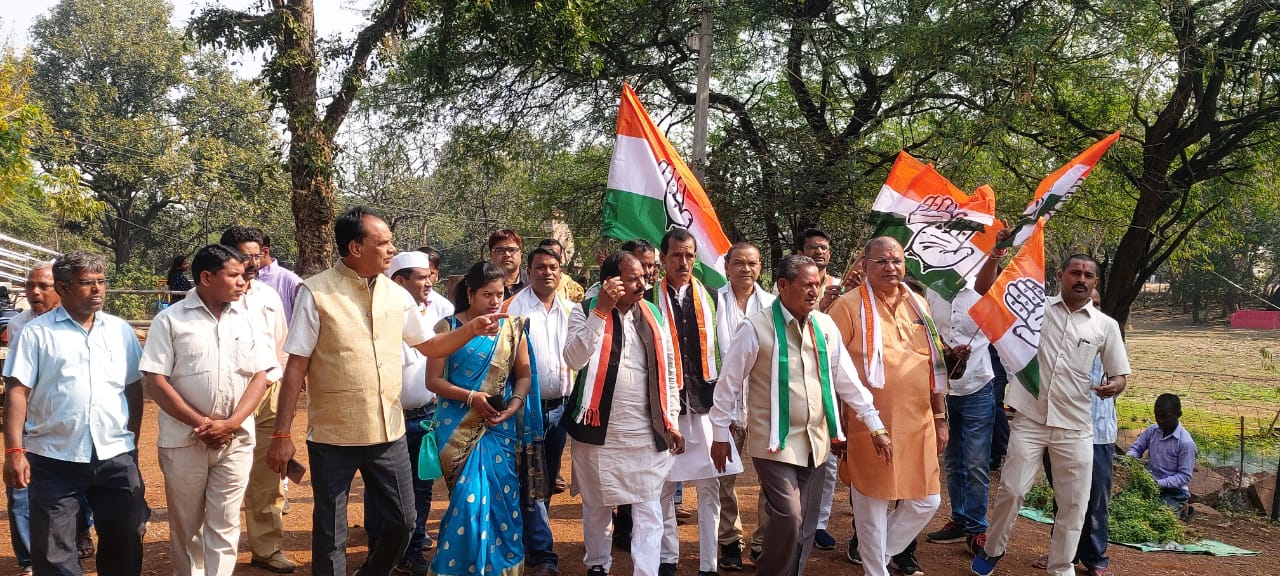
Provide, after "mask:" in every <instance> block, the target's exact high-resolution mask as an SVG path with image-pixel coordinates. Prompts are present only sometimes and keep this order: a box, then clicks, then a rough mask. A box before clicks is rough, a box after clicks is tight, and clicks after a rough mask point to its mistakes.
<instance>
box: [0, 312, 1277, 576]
mask: <svg viewBox="0 0 1280 576" xmlns="http://www.w3.org/2000/svg"><path fill="white" fill-rule="evenodd" d="M1135 324H1136V325H1135V326H1134V328H1133V329H1132V330H1131V331H1130V332H1129V341H1130V348H1131V349H1132V354H1133V357H1134V364H1135V368H1137V369H1141V367H1142V366H1144V365H1148V366H1164V367H1169V366H1178V367H1182V366H1185V367H1186V368H1188V369H1195V370H1200V371H1214V370H1217V371H1223V370H1229V371H1230V372H1232V373H1238V372H1240V371H1246V372H1248V373H1250V374H1254V373H1255V372H1254V371H1255V370H1256V367H1257V366H1259V364H1258V361H1257V360H1256V358H1257V349H1258V347H1259V346H1272V347H1274V346H1275V345H1277V344H1280V335H1277V334H1274V333H1264V332H1246V331H1234V330H1229V329H1225V328H1220V327H1214V328H1188V327H1185V326H1181V325H1179V324H1178V323H1176V322H1171V321H1169V320H1167V319H1159V320H1158V321H1148V322H1144V321H1143V319H1142V318H1141V317H1139V318H1138V319H1137V320H1136V321H1135ZM1188 351H1192V352H1193V353H1190V354H1189V353H1188ZM1262 374H1267V372H1265V371H1264V372H1262ZM1161 378H1166V379H1167V378H1171V376H1167V375H1160V376H1154V375H1153V376H1152V377H1150V378H1145V379H1138V380H1137V382H1139V383H1141V384H1139V385H1143V386H1153V387H1158V386H1160V385H1162V384H1161V382H1162V380H1161ZM1164 382H1165V383H1168V382H1169V381H1168V380H1165V381H1164ZM1135 392H1138V390H1135ZM146 408H147V415H146V418H145V420H144V428H143V441H142V446H141V464H142V472H143V477H144V478H145V480H146V483H147V500H148V502H149V503H150V505H151V507H152V509H153V510H154V515H153V517H152V522H151V524H150V528H149V530H148V532H147V538H146V573H147V574H148V575H163V574H168V573H170V567H169V564H168V562H169V543H168V525H167V523H166V514H165V502H164V478H163V476H162V475H161V473H160V470H159V467H158V465H157V464H156V448H155V437H156V429H155V426H156V417H155V411H156V406H155V405H154V404H152V403H150V402H148V403H147V407H146ZM305 425H306V424H305V415H301V416H300V417H299V418H298V419H297V423H296V426H295V428H296V429H295V432H296V434H295V437H301V436H302V435H303V431H304V429H305ZM305 457H306V454H305V450H303V451H302V452H300V458H302V459H304V461H305ZM565 460H566V462H565V471H566V473H568V472H569V465H568V456H567V455H566V459H565ZM356 484H357V489H356V490H355V491H354V493H353V497H352V504H351V510H350V514H349V517H350V522H351V525H352V530H351V540H350V543H349V546H348V551H349V560H348V571H354V570H355V568H356V566H358V565H359V564H360V562H361V561H362V560H363V557H364V555H365V553H366V552H367V549H366V546H365V540H364V533H363V531H362V530H360V529H359V526H360V525H361V523H362V522H361V518H362V504H361V501H360V498H359V493H360V490H359V480H357V482H356ZM756 485H757V484H756V480H755V475H754V471H753V470H752V469H751V467H750V466H748V468H747V472H746V475H745V476H744V478H742V479H741V480H740V481H739V494H740V497H741V500H742V505H741V506H742V511H743V515H744V518H743V522H744V524H745V525H746V529H747V531H748V532H750V530H751V529H752V528H753V527H754V526H755V519H756V518H755V517H756V514H755V510H756V490H755V487H756ZM944 492H945V491H944ZM289 496H290V501H291V503H292V510H291V513H290V514H288V515H287V516H285V528H286V531H287V535H286V539H285V542H286V548H287V550H288V553H289V554H290V555H292V556H293V557H294V558H295V559H297V560H299V561H300V562H302V564H303V567H302V569H301V570H299V572H298V574H300V575H306V574H310V570H309V556H310V536H311V533H310V529H309V528H310V524H311V520H310V516H311V489H310V483H309V481H307V480H304V481H303V483H302V484H301V485H297V486H293V487H292V488H291V490H290V493H289ZM445 499H446V490H445V489H444V488H443V485H442V484H437V491H436V504H435V506H434V507H433V513H432V516H431V521H430V523H429V525H428V526H429V528H430V529H431V530H432V532H434V531H435V528H436V526H437V522H438V520H439V516H440V514H441V513H442V512H443V511H444V508H445V505H446V504H445ZM836 499H837V504H836V507H835V509H836V512H835V514H834V515H833V518H832V522H831V527H830V530H831V532H832V533H833V534H834V535H835V536H836V537H837V538H838V539H839V540H840V541H841V545H840V546H839V547H838V548H837V550H835V551H829V552H828V551H815V552H814V555H813V557H812V559H811V560H810V563H809V573H810V574H851V575H856V574H860V573H861V569H860V568H857V567H854V566H853V565H851V564H849V563H848V562H847V561H846V560H845V559H844V543H845V542H846V541H847V539H848V538H849V536H850V535H851V534H852V529H851V527H850V514H849V505H848V491H847V489H841V490H838V491H837V496H836ZM694 501H695V494H694V491H692V490H689V491H687V492H686V501H685V506H686V507H690V508H691V507H692V506H693V505H694ZM947 513H948V505H947V500H946V495H945V493H944V494H943V505H942V509H941V510H940V511H939V513H938V515H937V516H936V517H935V518H934V520H933V521H932V522H931V523H930V524H929V527H928V530H935V529H937V528H939V527H940V526H941V525H942V524H943V523H944V522H945V520H946V518H947ZM551 517H552V529H553V531H554V533H555V537H556V550H557V552H559V554H560V556H561V564H560V567H561V572H562V573H563V574H566V575H578V574H582V573H584V572H585V569H584V567H583V566H582V554H583V547H582V527H581V526H582V525H581V521H580V519H581V509H580V507H579V505H578V502H577V500H576V499H574V498H571V497H569V495H568V494H567V493H566V494H560V495H557V496H555V497H554V498H553V499H552V505H551ZM1192 532H1193V533H1194V535H1195V536H1197V537H1201V538H1211V539H1215V540H1221V541H1224V542H1228V543H1231V544H1234V545H1237V546H1240V547H1243V548H1247V549H1252V550H1260V551H1262V552H1263V555H1262V556H1260V557H1250V558H1212V557H1207V556H1190V555H1173V554H1143V553H1139V552H1137V551H1135V550H1131V549H1128V548H1124V547H1119V546H1113V547H1112V548H1111V551H1110V554H1111V558H1112V568H1113V569H1114V570H1115V572H1116V573H1117V574H1153V575H1169V576H1173V575H1190V574H1219V573H1223V574H1246V575H1254V574H1280V564H1277V560H1276V558H1277V556H1280V538H1278V536H1280V529H1278V528H1277V527H1276V526H1273V525H1269V524H1268V523H1266V522H1263V521H1260V520H1257V519H1253V518H1216V519H1207V518H1203V517H1197V518H1196V519H1195V520H1194V521H1193V522H1192ZM680 537H681V543H682V555H681V566H680V574H682V575H692V574H696V571H697V543H696V540H697V527H696V526H695V525H688V526H682V527H681V528H680ZM1048 538H1049V528H1048V527H1047V526H1044V525H1040V524H1035V523H1033V522H1030V521H1027V520H1025V519H1021V520H1019V523H1018V526H1017V529H1016V531H1015V532H1014V535H1013V541H1012V544H1011V546H1010V551H1009V553H1008V556H1007V557H1006V558H1005V560H1004V561H1003V562H1002V563H1001V565H1000V568H1001V569H1000V573H1001V574H1011V575H1016V574H1037V573H1039V574H1043V572H1039V571H1035V570H1032V569H1031V568H1030V567H1029V566H1028V565H1029V564H1030V562H1031V561H1032V560H1034V559H1035V558H1036V557H1037V556H1038V555H1040V554H1043V553H1045V552H1046V551H1047V549H1048ZM241 549H242V550H245V549H246V546H244V545H242V546H241ZM919 559H920V563H921V565H922V567H923V568H924V570H925V572H926V573H928V574H929V575H930V576H935V575H953V574H954V575H960V574H966V573H967V567H968V556H967V555H966V554H965V553H964V552H963V550H962V548H961V547H960V546H959V545H934V544H928V543H923V542H922V543H921V545H920V551H919ZM240 560H241V562H242V564H241V566H240V567H239V569H238V570H237V572H238V573H240V574H262V575H266V574H269V573H268V572H266V571H263V570H260V569H258V568H254V567H250V566H249V565H248V560H249V557H248V553H247V552H244V553H242V554H241V556H240ZM85 567H86V569H88V571H89V572H90V573H92V571H93V570H92V568H93V563H92V562H86V564H85ZM16 572H17V569H16V563H15V561H14V558H13V549H12V546H11V545H10V544H9V529H8V524H7V523H5V522H0V575H5V574H16ZM612 572H613V573H614V574H629V573H630V562H629V559H628V557H627V555H626V554H625V553H621V552H618V553H616V554H615V562H614V567H613V570H612ZM744 573H747V574H750V573H754V568H753V567H752V566H750V565H748V567H747V571H746V572H744ZM724 574H728V573H727V572H725V573H724Z"/></svg>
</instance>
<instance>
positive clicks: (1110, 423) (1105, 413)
mask: <svg viewBox="0 0 1280 576" xmlns="http://www.w3.org/2000/svg"><path fill="white" fill-rule="evenodd" d="M1105 376H1106V375H1105V374H1103V373H1102V356H1098V357H1096V358H1094V359H1093V370H1092V371H1091V372H1090V374H1089V378H1091V379H1092V380H1093V386H1094V387H1095V388H1096V387H1098V386H1100V385H1102V381H1103V379H1104V378H1105ZM1089 398H1090V409H1091V411H1092V412H1093V443H1094V444H1115V443H1116V435H1117V434H1118V433H1117V431H1116V428H1117V426H1116V399H1115V397H1114V396H1112V397H1111V398H1102V397H1100V396H1098V393H1097V392H1094V393H1093V394H1092V395H1090V397H1089Z"/></svg>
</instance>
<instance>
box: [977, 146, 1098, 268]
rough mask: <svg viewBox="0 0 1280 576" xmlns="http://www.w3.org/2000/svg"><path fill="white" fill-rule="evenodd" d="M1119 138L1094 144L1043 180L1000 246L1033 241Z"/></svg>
mask: <svg viewBox="0 0 1280 576" xmlns="http://www.w3.org/2000/svg"><path fill="white" fill-rule="evenodd" d="M1119 138H1120V132H1119V131H1116V132H1112V133H1111V135H1110V136H1107V137H1106V138H1103V139H1101V140H1099V141H1097V142H1095V143H1094V144H1093V146H1090V147H1089V148H1087V149H1086V150H1085V151H1084V152H1081V153H1080V154H1079V155H1078V156H1076V157H1075V158H1072V159H1071V161H1070V162H1067V163H1066V164H1063V165H1062V167H1061V168H1058V169H1057V170H1055V171H1054V172H1053V174H1050V175H1048V176H1046V177H1045V178H1044V180H1041V181H1040V185H1039V186H1036V195H1035V196H1034V197H1032V198H1031V202H1030V203H1029V204H1027V209H1026V210H1023V212H1022V217H1021V218H1019V219H1018V222H1017V223H1016V224H1014V226H1013V232H1012V234H1010V235H1009V238H1008V239H1006V240H1005V241H1004V243H1003V244H1002V245H1001V246H1002V247H1005V248H1007V247H1009V246H1021V245H1022V243H1023V242H1026V241H1027V239H1028V238H1030V237H1031V234H1032V233H1033V231H1034V229H1035V227H1036V225H1037V223H1038V222H1040V220H1041V218H1043V219H1045V220H1048V219H1049V218H1051V217H1053V215H1054V214H1056V213H1057V212H1058V211H1059V210H1061V209H1062V207H1063V206H1064V205H1065V204H1066V203H1067V200H1070V199H1071V195H1072V194H1075V191H1076V189H1077V188H1079V187H1080V184H1081V183H1082V182H1084V179H1085V178H1086V177H1088V176H1089V173H1090V172H1092V171H1093V167H1094V165H1096V164H1097V163H1098V159H1100V158H1102V155H1103V154H1104V153H1105V152H1106V151H1107V150H1108V149H1109V148H1111V145H1112V144H1115V143H1116V140H1117V139H1119Z"/></svg>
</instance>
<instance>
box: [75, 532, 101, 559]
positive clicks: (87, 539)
mask: <svg viewBox="0 0 1280 576" xmlns="http://www.w3.org/2000/svg"><path fill="white" fill-rule="evenodd" d="M76 544H77V546H76V548H77V549H78V550H79V552H80V559H81V560H86V559H89V558H93V556H94V555H95V554H97V552H98V551H97V549H95V548H94V547H93V538H92V537H91V536H89V535H88V534H85V535H84V536H81V537H80V538H79V540H78V541H77V542H76Z"/></svg>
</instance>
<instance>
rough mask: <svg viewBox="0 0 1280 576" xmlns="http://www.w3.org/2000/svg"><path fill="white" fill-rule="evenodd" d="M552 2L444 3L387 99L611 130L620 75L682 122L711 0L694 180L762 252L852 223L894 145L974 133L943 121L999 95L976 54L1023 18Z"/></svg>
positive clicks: (866, 6)
mask: <svg viewBox="0 0 1280 576" xmlns="http://www.w3.org/2000/svg"><path fill="white" fill-rule="evenodd" d="M552 4H556V5H557V6H559V5H561V4H564V5H565V10H564V11H562V12H561V16H562V17H561V18H545V19H540V20H536V21H532V22H530V21H528V20H526V19H521V18H519V16H518V14H515V13H513V9H511V8H508V7H504V6H502V5H500V4H497V3H495V4H494V5H492V6H489V7H488V9H484V10H480V9H475V8H473V7H470V6H469V5H466V4H465V3H464V4H463V5H461V6H457V7H455V8H454V9H453V10H452V12H450V14H451V17H450V18H447V19H444V20H443V21H444V22H446V23H447V25H441V26H439V27H437V28H435V29H433V30H430V31H427V32H426V33H424V34H421V35H418V36H415V37H414V38H413V39H412V40H411V42H410V46H409V48H408V49H407V51H406V56H405V60H406V64H405V65H404V66H403V67H402V72H404V73H403V74H401V75H399V76H398V77H397V78H396V79H397V80H399V81H401V82H402V83H403V88H402V90H401V92H399V93H400V94H405V93H432V94H434V93H443V94H452V95H453V96H452V102H453V103H454V105H455V106H457V107H458V108H460V109H462V110H464V111H465V110H467V109H472V110H475V113H476V114H477V115H478V116H482V117H485V118H489V119H493V118H512V117H515V118H518V119H525V120H527V119H533V120H535V121H536V122H537V123H539V124H542V123H547V122H552V123H554V122H555V121H556V120H557V119H559V120H566V119H567V120H568V121H569V122H573V123H575V124H576V125H577V126H578V127H579V128H582V127H586V129H587V130H593V131H597V133H599V134H602V135H604V136H605V137H606V138H607V137H608V136H611V135H612V130H611V129H610V117H611V116H612V113H613V111H614V110H616V102H617V94H618V92H619V88H620V84H621V82H622V81H630V82H631V83H632V84H634V85H636V87H637V90H638V91H640V93H641V95H642V98H643V99H644V100H645V101H646V104H647V105H648V106H649V107H650V109H651V112H655V113H656V114H658V115H659V116H660V118H659V120H660V121H661V122H663V123H664V125H666V126H677V127H683V128H684V129H687V127H688V126H689V122H688V121H689V118H690V116H691V114H692V109H693V105H694V102H695V98H696V95H695V91H694V86H695V84H696V81H695V79H696V64H697V62H696V60H697V50H696V49H694V48H692V47H690V45H689V43H688V42H687V41H686V37H687V36H688V35H689V34H691V33H693V32H695V31H696V30H698V26H699V10H700V9H701V8H702V7H703V6H704V5H706V4H710V5H713V6H714V11H715V13H714V21H715V31H714V35H715V51H714V56H713V67H712V69H713V73H712V84H711V86H712V88H711V91H710V95H709V100H710V106H711V109H712V118H711V122H712V128H713V130H712V138H711V143H712V150H711V156H710V163H711V165H710V167H709V169H708V176H707V181H706V184H707V186H708V188H709V189H710V191H711V194H712V198H713V200H714V201H715V202H716V204H717V207H718V209H720V210H721V211H722V212H723V213H724V214H726V215H730V216H733V217H734V218H733V219H732V220H731V221H727V222H726V225H727V226H728V228H729V232H730V233H731V234H732V235H734V236H736V237H738V238H744V239H745V238H753V239H757V240H758V239H760V238H764V239H765V240H766V241H767V243H768V252H769V253H770V255H771V256H772V259H775V260H776V259H780V258H781V256H782V255H783V253H784V251H785V250H786V248H787V247H789V246H790V244H791V239H792V238H793V237H794V236H795V235H796V233H798V232H799V231H801V230H803V229H804V228H809V227H813V226H818V225H826V226H829V227H836V228H847V227H848V223H849V220H850V216H851V215H852V214H854V213H857V212H858V208H857V207H859V206H865V205H866V204H867V203H868V202H869V200H870V196H871V195H872V194H874V191H875V190H877V189H878V188H879V184H880V182H882V181H883V180H882V179H883V176H884V173H885V172H886V171H887V169H888V166H889V164H890V163H891V162H892V160H893V157H894V155H895V154H896V153H897V152H898V150H899V149H902V148H906V149H910V150H917V151H924V152H926V153H932V154H934V155H937V156H939V157H942V158H946V157H954V156H958V155H962V154H963V152H964V150H965V149H966V146H973V145H977V144H980V143H981V142H982V140H983V139H984V138H986V137H987V133H986V130H987V128H986V127H985V126H982V125H977V124H976V123H973V122H971V121H968V120H965V121H962V122H955V123H952V122H948V121H945V119H947V118H953V117H964V116H972V115H974V114H976V113H977V111H980V110H984V109H985V108H987V107H989V106H991V105H993V101H994V100H996V99H998V98H1001V97H1003V96H1004V94H1003V93H1001V92H998V91H996V90H994V89H993V88H994V87H995V84H994V83H992V82H989V81H987V80H985V79H984V78H985V76H986V74H987V70H986V68H984V65H985V63H986V62H987V61H988V60H989V59H990V57H991V55H992V54H994V53H996V51H995V50H994V48H993V46H995V42H998V41H999V40H1000V39H1001V38H1004V37H1006V36H1008V35H1009V34H1011V33H1012V31H1013V30H1014V29H1015V28H1016V27H1017V26H1018V25H1019V23H1020V21H1019V20H1018V19H1016V18H1013V17H1012V16H1010V14H1009V12H1008V10H1006V9H1004V8H1003V6H1004V4H1005V3H1003V2H996V1H983V2H950V1H943V2H920V1H915V0H896V1H889V2H874V3H872V2H835V1H831V0H817V1H806V2H775V1H764V0H742V1H735V2H716V3H703V2H695V1H680V0H643V1H642V0H618V1H613V2H599V3H574V2H555V3H552ZM570 15H572V17H569V16H570ZM460 86H466V87H468V88H467V89H466V90H459V87H460ZM389 100H391V101H392V102H396V103H399V104H401V106H400V110H402V111H406V112H409V113H413V112H418V113H419V114H421V115H430V114H433V113H434V112H435V109H423V108H419V107H417V106H415V104H414V102H413V101H412V100H408V101H406V99H404V98H398V99H397V98H395V97H392V98H389ZM583 109H586V110H590V111H589V112H587V113H586V114H577V112H578V111H580V110H583ZM450 110H451V111H452V110H453V109H450ZM584 116H585V119H586V120H588V122H585V123H584V122H582V121H581V120H582V117H584ZM490 121H492V120H490ZM949 138H950V141H948V139H949ZM681 140H683V139H679V138H678V139H677V141H678V142H679V141H681ZM955 140H961V141H964V142H965V146H959V147H955V146H951V145H950V142H954V141H955ZM944 142H946V143H947V144H948V145H947V146H941V145H939V144H942V143H944ZM934 145H939V146H937V147H936V148H934V147H932V146H934ZM724 220H728V219H724Z"/></svg>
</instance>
